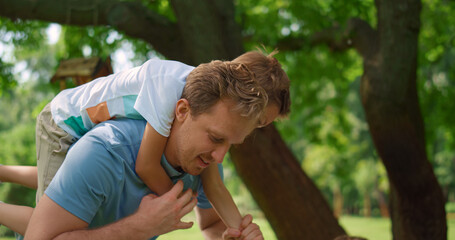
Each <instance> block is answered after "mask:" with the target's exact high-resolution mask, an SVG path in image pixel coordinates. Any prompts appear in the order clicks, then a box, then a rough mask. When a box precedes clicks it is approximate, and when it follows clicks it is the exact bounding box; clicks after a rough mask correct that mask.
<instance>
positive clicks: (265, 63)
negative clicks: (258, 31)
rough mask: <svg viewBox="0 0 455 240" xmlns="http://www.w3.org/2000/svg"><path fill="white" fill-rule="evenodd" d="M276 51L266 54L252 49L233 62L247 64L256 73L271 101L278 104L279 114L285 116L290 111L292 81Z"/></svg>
mask: <svg viewBox="0 0 455 240" xmlns="http://www.w3.org/2000/svg"><path fill="white" fill-rule="evenodd" d="M276 53H278V51H273V52H272V53H270V54H268V55H265V54H263V53H262V52H259V51H250V52H246V53H244V54H242V55H240V56H239V57H237V58H236V59H234V60H232V62H234V63H241V64H244V65H246V67H247V68H248V69H249V70H250V71H252V72H253V73H254V74H255V77H256V80H257V81H258V83H259V85H260V86H261V87H262V88H263V89H264V90H265V92H266V93H267V96H268V98H269V103H270V104H276V105H277V106H278V108H279V110H280V111H279V115H280V116H282V117H284V116H286V115H288V114H289V111H290V105H291V100H290V96H289V87H290V83H289V78H288V76H287V75H286V73H285V72H284V70H283V69H282V68H281V65H280V63H279V62H278V60H277V59H276V58H274V57H273V56H274V55H275V54H276Z"/></svg>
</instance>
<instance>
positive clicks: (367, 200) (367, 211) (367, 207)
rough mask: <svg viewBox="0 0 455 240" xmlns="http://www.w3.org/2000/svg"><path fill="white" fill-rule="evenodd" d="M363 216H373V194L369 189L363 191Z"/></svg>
mask: <svg viewBox="0 0 455 240" xmlns="http://www.w3.org/2000/svg"><path fill="white" fill-rule="evenodd" d="M363 216H364V217H371V196H370V193H369V192H367V191H366V192H364V193H363Z"/></svg>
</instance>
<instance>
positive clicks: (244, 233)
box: [223, 214, 264, 240]
mask: <svg viewBox="0 0 455 240" xmlns="http://www.w3.org/2000/svg"><path fill="white" fill-rule="evenodd" d="M241 228H242V230H241V231H239V230H238V229H233V228H228V229H226V231H224V233H223V239H224V240H236V239H242V240H264V237H263V236H262V232H261V230H260V229H259V226H258V225H257V224H255V223H253V217H252V216H251V215H249V214H248V215H246V216H245V217H243V219H242V224H241Z"/></svg>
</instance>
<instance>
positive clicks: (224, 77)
mask: <svg viewBox="0 0 455 240" xmlns="http://www.w3.org/2000/svg"><path fill="white" fill-rule="evenodd" d="M182 98H185V99H187V100H188V103H189V105H190V109H191V114H192V115H193V116H195V117H196V116H198V115H199V114H201V113H205V112H208V111H209V110H210V108H211V107H212V106H213V105H215V104H216V103H217V102H218V101H220V100H225V99H226V100H230V101H231V102H233V103H234V106H235V107H234V109H233V110H234V111H236V112H238V113H239V114H240V115H241V116H243V117H245V118H248V119H252V120H258V119H259V118H260V117H261V116H262V115H263V113H264V109H265V107H266V106H267V102H268V96H267V94H266V92H265V90H264V89H263V88H262V87H261V86H260V84H259V83H258V81H257V80H256V78H255V74H254V73H253V72H251V71H250V70H249V69H248V67H246V66H245V65H244V64H241V63H235V62H229V61H224V62H223V61H218V60H216V61H212V62H210V63H204V64H201V65H199V66H197V67H196V68H195V69H194V70H193V71H191V73H190V74H189V75H188V77H187V78H186V85H185V87H184V88H183V93H182Z"/></svg>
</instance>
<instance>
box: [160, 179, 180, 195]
mask: <svg viewBox="0 0 455 240" xmlns="http://www.w3.org/2000/svg"><path fill="white" fill-rule="evenodd" d="M182 190H183V182H182V181H181V180H179V181H178V182H177V183H176V184H174V186H172V188H171V190H169V192H167V193H165V194H164V195H171V196H175V197H177V196H178V195H179V194H180V193H181V192H182Z"/></svg>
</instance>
